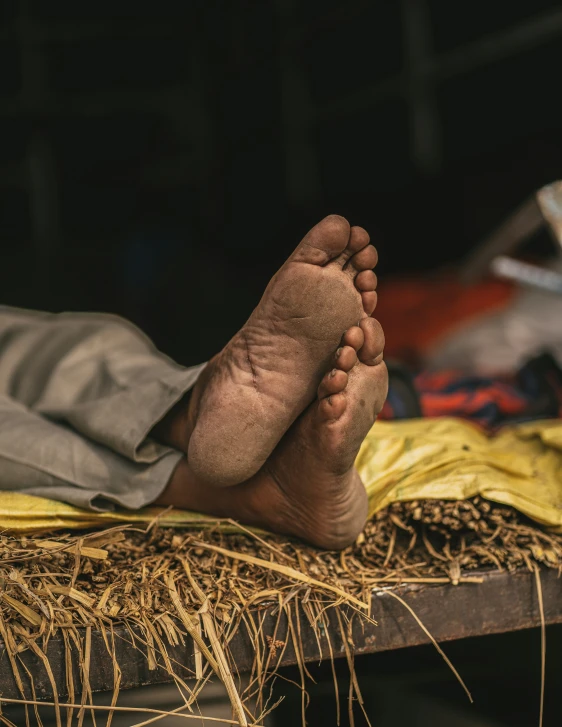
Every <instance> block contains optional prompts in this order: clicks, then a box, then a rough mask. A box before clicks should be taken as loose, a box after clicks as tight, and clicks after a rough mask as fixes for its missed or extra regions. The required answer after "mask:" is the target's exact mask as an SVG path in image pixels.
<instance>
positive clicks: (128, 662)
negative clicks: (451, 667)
mask: <svg viewBox="0 0 562 727" xmlns="http://www.w3.org/2000/svg"><path fill="white" fill-rule="evenodd" d="M541 584H542V591H543V601H544V611H545V620H546V623H547V624H555V623H562V577H559V576H558V573H557V571H555V570H547V569H543V570H541ZM395 592H396V593H397V594H399V595H400V597H401V598H402V599H403V600H404V601H405V602H406V603H407V604H408V605H409V606H410V607H411V608H412V609H413V610H414V611H415V613H416V615H417V616H418V618H419V619H420V620H421V621H422V623H423V624H424V625H425V627H426V628H427V629H428V630H429V631H430V632H431V634H432V635H433V636H434V638H435V639H437V641H441V642H442V641H451V640H454V639H463V638H467V637H473V636H484V635H488V634H496V633H501V632H506V631H517V630H520V629H526V628H532V627H536V626H539V625H540V613H539V606H538V598H537V590H536V581H535V575H534V574H533V573H529V572H527V571H518V572H516V573H514V574H508V573H486V574H483V582H482V583H474V584H473V583H468V584H462V585H458V586H453V585H451V584H440V585H409V586H402V587H400V588H399V589H397V590H396V591H395ZM258 613H259V619H260V622H262V621H263V634H264V637H265V635H270V636H273V635H274V631H275V624H276V622H277V616H274V615H273V614H272V613H271V612H268V611H261V612H258ZM293 615H294V611H293ZM347 616H348V617H350V616H351V612H347ZM371 617H372V618H373V619H375V620H376V621H377V623H378V625H376V626H375V625H374V624H371V623H366V622H365V621H364V620H360V619H359V618H357V617H355V618H353V619H352V628H351V636H352V640H353V643H354V652H355V654H357V655H360V654H366V653H370V652H376V651H385V650H390V649H400V648H406V647H410V646H417V645H421V644H426V643H429V641H430V639H429V638H428V636H427V634H426V633H425V632H424V631H423V630H422V629H421V628H420V626H419V624H418V623H417V622H416V620H415V619H414V618H413V616H412V615H411V613H410V612H409V611H408V610H407V609H406V608H405V607H404V605H403V604H401V603H400V602H399V601H397V600H396V599H395V598H393V597H392V596H390V595H389V594H388V593H387V592H386V590H384V589H380V590H377V591H374V592H373V596H372V605H371ZM300 629H301V639H302V648H303V654H304V657H305V659H306V660H307V661H319V660H321V659H326V658H328V657H329V650H328V643H327V639H326V634H325V633H321V634H320V638H319V639H317V637H316V635H315V634H314V631H313V629H312V628H311V626H310V624H309V623H308V621H307V620H306V618H305V616H304V615H303V614H301V615H300ZM114 635H115V649H116V654H117V659H118V662H119V665H120V669H121V688H122V689H127V688H132V687H138V686H142V685H146V684H161V683H165V682H170V681H171V678H170V676H169V674H168V673H167V672H166V670H165V669H163V668H157V669H153V670H150V669H149V668H148V662H147V659H146V657H145V656H144V654H143V653H142V652H141V650H140V649H139V648H138V647H139V646H140V644H137V647H135V646H134V645H132V643H131V634H130V632H129V630H128V629H127V628H125V627H124V626H117V627H116V628H115V629H114ZM286 637H287V621H286V618H285V617H282V618H281V619H280V621H279V625H278V628H277V633H276V635H275V638H276V639H279V640H280V641H283V640H285V639H286ZM330 638H331V644H332V650H333V654H334V656H335V657H341V656H344V655H345V645H344V642H343V639H342V635H341V630H340V628H339V626H338V622H337V619H336V616H335V613H332V614H331V616H330ZM319 647H320V650H319ZM230 649H231V653H232V657H233V661H234V662H235V664H236V668H237V669H238V671H239V672H240V673H242V672H246V671H249V670H250V669H251V667H252V662H253V658H254V651H253V647H252V642H251V640H250V639H249V637H248V635H247V634H246V633H245V631H244V630H243V628H240V629H239V630H238V632H237V633H236V635H235V637H234V639H233V640H232V642H231V644H230ZM91 653H92V659H91V664H90V685H91V688H92V691H104V690H108V689H112V688H113V673H114V671H113V661H112V659H111V657H110V655H109V653H108V651H107V648H106V645H105V642H104V639H103V635H102V634H101V633H100V632H97V631H93V632H92V644H91ZM47 655H48V658H49V662H50V665H51V669H52V672H53V676H54V679H55V682H56V684H57V689H58V693H59V696H60V697H61V698H62V697H64V696H66V694H67V688H66V683H67V677H66V665H65V648H64V640H63V638H62V636H61V635H60V634H59V635H56V636H54V637H53V638H51V640H50V641H49V645H48V650H47ZM168 655H169V657H170V658H171V659H172V660H173V663H174V668H175V669H176V671H177V673H178V674H179V675H180V676H181V677H182V678H183V679H186V680H187V679H189V678H190V677H191V676H192V674H193V670H194V658H193V644H192V642H191V639H190V638H189V637H186V639H185V645H179V646H175V647H170V648H169V649H168ZM20 658H21V659H22V660H23V661H24V663H25V664H26V666H27V668H28V669H29V670H30V672H31V673H32V674H33V676H34V687H35V693H36V695H37V698H38V699H44V700H51V699H52V697H53V689H52V686H51V682H50V680H49V678H48V675H47V673H46V671H45V667H44V664H43V662H42V661H41V660H40V659H39V658H38V657H37V656H36V655H35V654H34V653H33V652H31V651H29V650H28V651H25V652H23V653H21V654H20ZM72 662H73V664H72V668H73V673H74V681H75V685H76V688H77V689H80V687H79V685H80V671H79V657H78V653H77V650H76V649H75V648H74V647H73V658H72ZM281 663H282V664H283V665H288V664H293V663H295V652H294V649H293V646H292V643H289V644H287V648H286V650H285V653H284V655H283V659H282V662H281ZM20 672H21V673H22V678H23V677H24V675H25V670H24V669H20ZM0 692H1V694H2V696H4V697H6V698H15V699H17V698H20V697H21V694H20V692H19V690H18V688H17V686H16V683H15V680H14V677H13V673H12V669H11V665H10V662H9V659H8V655H7V653H6V649H5V646H4V644H3V643H2V642H0ZM26 692H27V693H28V695H29V696H31V688H30V685H29V684H27V688H26Z"/></svg>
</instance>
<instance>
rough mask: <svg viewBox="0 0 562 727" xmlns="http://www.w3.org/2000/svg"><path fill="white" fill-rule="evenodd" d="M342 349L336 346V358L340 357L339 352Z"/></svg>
mask: <svg viewBox="0 0 562 727" xmlns="http://www.w3.org/2000/svg"><path fill="white" fill-rule="evenodd" d="M342 351H343V348H338V350H337V351H336V358H339V357H340V354H341V352H342Z"/></svg>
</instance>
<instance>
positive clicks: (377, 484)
mask: <svg viewBox="0 0 562 727" xmlns="http://www.w3.org/2000/svg"><path fill="white" fill-rule="evenodd" d="M356 464H357V468H358V470H359V473H360V474H361V477H362V479H363V482H364V483H365V486H366V488H367V492H368V494H369V502H370V505H371V513H374V512H376V511H377V510H380V509H382V508H384V507H386V506H387V505H389V504H390V503H391V502H395V501H398V500H419V499H439V500H447V499H449V500H462V499H466V498H468V497H473V496H475V495H482V497H485V498H487V499H489V500H494V501H495V502H499V503H503V504H505V505H512V506H513V507H515V508H517V509H518V510H520V511H521V512H522V513H524V514H526V515H528V516H529V517H531V518H533V519H534V520H536V521H538V522H540V523H542V524H544V525H547V526H550V527H553V528H556V529H557V530H559V531H562V421H559V420H548V421H543V422H533V423H530V424H523V425H519V426H516V427H510V428H505V429H504V430H502V432H501V433H500V434H498V435H497V436H495V437H487V436H486V435H485V434H483V433H482V432H481V431H480V430H479V429H477V428H476V427H474V426H473V425H471V424H470V423H467V422H464V421H461V420H457V419H413V420H409V421H404V422H379V423H377V424H375V426H374V427H373V428H372V430H371V432H370V433H369V435H368V437H367V439H366V440H365V442H364V443H363V446H362V447H361V451H360V453H359V456H358V458H357V463H356ZM159 514H160V515H161V519H160V522H162V523H165V524H167V525H176V526H180V527H181V526H186V525H190V524H193V523H194V522H201V521H202V520H204V519H209V518H208V517H207V518H205V516H201V515H198V514H197V513H190V512H184V511H177V510H173V511H171V512H168V513H164V514H162V511H161V510H160V509H156V508H146V509H144V510H141V511H138V512H131V511H130V510H119V511H116V512H111V513H94V512H90V511H88V510H81V509H80V508H76V507H72V506H71V505H66V504H64V503H61V502H55V501H53V500H46V499H44V498H41V497H31V496H29V495H21V494H17V493H13V492H0V528H1V529H9V530H20V531H38V530H46V529H53V528H83V527H91V526H93V525H105V526H108V525H111V524H112V523H118V522H130V523H135V522H136V523H147V522H150V521H151V520H153V518H154V517H156V516H158V515H159Z"/></svg>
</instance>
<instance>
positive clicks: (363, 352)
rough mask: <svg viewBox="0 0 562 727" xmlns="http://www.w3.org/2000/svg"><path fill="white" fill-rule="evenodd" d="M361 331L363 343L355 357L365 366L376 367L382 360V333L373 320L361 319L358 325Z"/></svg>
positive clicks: (376, 322) (379, 326) (378, 324)
mask: <svg viewBox="0 0 562 727" xmlns="http://www.w3.org/2000/svg"><path fill="white" fill-rule="evenodd" d="M359 326H360V328H361V329H362V331H363V336H364V342H363V345H362V346H361V348H360V349H359V351H358V352H357V357H358V358H359V360H360V361H361V363H364V364H366V365H367V366H376V365H377V364H379V363H380V362H381V361H382V359H383V351H384V332H383V330H382V326H381V324H380V323H379V322H378V321H377V320H376V319H375V318H363V319H362V320H361V321H360V323H359Z"/></svg>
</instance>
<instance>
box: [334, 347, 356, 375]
mask: <svg viewBox="0 0 562 727" xmlns="http://www.w3.org/2000/svg"><path fill="white" fill-rule="evenodd" d="M356 363H357V352H356V351H355V349H354V348H353V347H352V346H341V348H338V350H337V351H336V356H335V368H337V369H340V370H341V371H351V369H352V368H353V367H354V366H355V364H356Z"/></svg>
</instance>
